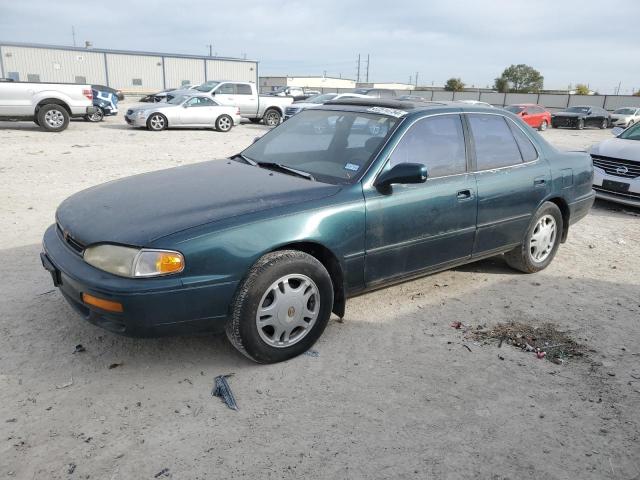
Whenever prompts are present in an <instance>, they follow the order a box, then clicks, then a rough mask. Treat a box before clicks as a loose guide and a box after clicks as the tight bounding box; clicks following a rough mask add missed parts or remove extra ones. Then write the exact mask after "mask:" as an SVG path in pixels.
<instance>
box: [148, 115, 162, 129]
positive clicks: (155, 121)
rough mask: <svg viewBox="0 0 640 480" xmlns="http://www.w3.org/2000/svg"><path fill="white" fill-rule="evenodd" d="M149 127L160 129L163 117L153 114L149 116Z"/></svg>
mask: <svg viewBox="0 0 640 480" xmlns="http://www.w3.org/2000/svg"><path fill="white" fill-rule="evenodd" d="M151 128H153V129H154V130H161V129H162V128H164V118H162V117H161V116H160V115H154V116H153V117H151Z"/></svg>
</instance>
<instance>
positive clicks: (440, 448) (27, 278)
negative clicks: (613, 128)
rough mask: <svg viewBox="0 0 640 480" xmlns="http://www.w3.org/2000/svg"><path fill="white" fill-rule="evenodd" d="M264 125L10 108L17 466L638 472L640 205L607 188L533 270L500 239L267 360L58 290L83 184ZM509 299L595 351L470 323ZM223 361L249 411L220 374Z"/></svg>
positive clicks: (220, 151)
mask: <svg viewBox="0 0 640 480" xmlns="http://www.w3.org/2000/svg"><path fill="white" fill-rule="evenodd" d="M264 130H265V127H262V126H256V125H250V124H247V125H242V126H240V127H238V128H236V129H234V130H233V131H232V132H231V133H229V134H220V133H216V132H211V131H165V132H161V133H150V132H146V131H134V130H131V129H129V128H128V127H127V126H126V125H124V122H123V119H122V116H119V117H117V118H112V119H107V120H106V121H105V122H103V123H102V124H99V125H94V124H88V123H84V122H77V121H75V122H73V123H72V124H71V126H70V127H69V129H68V130H67V131H65V132H63V133H60V134H50V133H45V132H42V131H40V130H38V129H36V127H35V125H33V124H28V123H21V124H17V123H16V124H14V123H0V145H1V147H0V178H1V179H2V189H1V190H0V221H1V222H2V225H3V227H4V228H3V229H2V233H0V249H1V253H2V260H1V261H0V291H1V292H2V295H3V299H2V301H1V302H0V478H19V479H29V480H30V479H67V478H70V479H72V478H78V479H81V478H91V479H113V480H116V479H124V480H128V479H146V478H148V479H153V478H174V479H204V478H207V479H213V478H240V477H244V478H251V479H256V478H274V479H276V478H291V479H294V478H331V479H337V478H349V479H359V478H362V479H365V478H366V479H370V478H394V479H399V478H421V479H462V478H465V479H466V478H474V479H492V480H506V479H512V480H515V479H530V478H531V479H533V478H535V479H541V478H544V479H571V480H575V479H578V478H580V479H609V478H610V479H633V478H635V479H638V478H640V344H639V342H640V275H639V273H640V255H639V253H640V210H633V209H628V208H624V209H623V208H621V207H619V206H616V205H614V204H609V203H602V202H597V203H596V205H595V207H594V209H593V212H592V214H591V215H590V216H588V217H587V218H586V219H585V220H583V221H582V222H580V223H579V224H577V225H576V226H575V227H574V228H572V230H571V232H570V236H569V240H568V242H567V243H566V244H564V245H563V246H562V247H561V248H560V251H559V253H558V256H557V258H556V259H555V261H554V262H553V263H552V265H551V266H550V267H549V268H548V269H547V270H545V271H544V272H542V273H539V274H536V275H523V274H518V273H515V272H514V271H512V270H510V269H509V268H507V267H506V265H505V264H504V263H503V261H502V260H501V259H500V258H497V259H491V260H488V261H484V262H481V263H477V264H472V265H470V266H466V267H463V268H458V269H456V270H453V271H449V272H444V273H441V274H438V275H433V276H430V277H426V278H423V279H420V280H417V281H413V282H409V283H405V284H402V285H399V286H396V287H392V288H388V289H386V290H382V291H379V292H376V293H372V294H368V295H364V296H361V297H358V298H355V299H352V300H350V301H349V302H348V305H347V315H346V317H345V320H344V322H343V323H339V322H337V321H335V319H334V320H333V321H332V322H331V323H330V325H329V327H328V328H327V330H326V332H325V334H324V336H323V337H322V338H321V339H320V341H319V342H318V343H317V345H316V347H315V349H316V350H317V351H318V352H319V356H317V357H313V356H307V355H304V356H301V357H299V358H296V359H294V360H291V361H289V362H286V363H283V364H278V365H271V366H258V365H255V364H252V363H250V362H249V361H248V360H246V359H245V358H244V357H242V356H241V355H239V354H237V353H236V352H235V351H234V350H233V348H232V347H231V346H229V345H228V344H227V342H226V340H225V339H224V338H223V337H182V338H168V339H158V340H148V339H147V340H136V339H128V338H122V337H118V336H115V335H113V334H110V333H108V332H105V331H102V330H100V329H98V328H96V327H94V326H92V325H89V324H87V323H85V322H83V321H82V320H81V319H79V318H78V316H77V315H76V314H75V313H73V312H72V310H71V309H70V307H68V306H67V305H66V303H65V301H64V300H63V298H62V297H61V295H60V294H59V293H58V292H57V291H55V290H53V287H52V285H51V279H50V277H49V275H48V274H47V273H46V272H45V271H44V270H43V269H42V267H41V265H40V261H39V258H38V253H39V251H40V241H41V237H42V233H43V232H44V230H45V228H46V227H47V226H48V225H49V224H50V223H52V222H53V219H54V211H55V208H56V206H57V205H58V204H59V203H60V202H61V201H62V200H63V199H64V198H65V197H67V196H68V195H70V194H71V193H73V192H76V191H78V190H80V189H83V188H86V187H89V186H91V185H94V184H97V183H101V182H104V181H107V180H112V179H116V178H119V177H124V176H127V175H131V174H134V173H138V172H145V171H150V170H156V169H161V168H167V167H172V166H177V165H183V164H187V163H193V162H198V161H202V160H206V159H211V158H217V157H224V156H225V155H228V154H231V153H233V152H237V151H238V150H240V149H241V148H242V147H244V146H245V145H248V144H249V143H250V142H251V140H252V139H253V138H254V137H255V136H257V135H260V134H261V133H262V132H263V131H264ZM544 135H545V137H546V138H547V139H548V140H549V141H551V142H552V143H554V144H555V145H556V146H558V147H560V148H564V149H584V148H586V147H587V146H589V145H590V144H592V143H595V142H597V141H599V140H601V139H604V138H607V137H608V136H609V135H610V134H609V132H608V131H600V130H585V131H583V132H577V131H557V130H554V131H548V132H546V133H545V134H544ZM457 321H459V322H462V326H463V328H461V329H460V330H457V329H455V328H452V327H451V325H452V323H453V322H457ZM509 321H519V322H524V323H527V324H530V325H532V326H541V325H543V324H546V323H551V324H554V325H555V326H556V327H557V328H559V329H561V330H564V331H566V332H567V333H568V334H569V335H570V336H571V338H573V339H574V340H575V341H576V342H578V343H580V344H581V345H583V346H584V347H585V349H586V352H587V355H586V356H585V357H583V358H569V359H568V360H567V361H566V362H564V363H563V364H560V365H557V364H554V363H552V362H550V361H547V360H544V359H543V360H539V359H538V358H536V355H535V354H534V353H530V352H529V353H525V352H523V351H522V350H520V349H517V348H515V347H513V346H512V345H510V344H509V343H508V342H504V344H503V345H502V346H501V348H498V344H497V342H488V343H486V344H485V343H484V342H482V341H479V340H477V339H476V340H474V338H473V337H471V338H470V337H469V336H468V335H465V334H464V333H463V331H464V330H465V328H466V327H465V326H468V327H469V328H476V327H477V326H479V325H484V326H486V328H492V327H495V326H496V324H498V323H500V322H509ZM77 344H82V345H83V346H84V347H85V348H86V351H85V352H81V353H76V354H74V353H73V351H74V347H75V346H76V345H77ZM463 344H465V345H466V346H467V347H468V348H467V347H465V346H464V345H463ZM111 364H121V365H120V366H118V367H117V368H113V369H110V368H109V366H110V365H111ZM227 373H234V374H235V375H234V376H233V377H231V378H230V379H229V381H230V383H231V386H232V388H233V391H234V394H235V395H236V398H237V401H238V404H239V407H240V410H239V411H238V412H234V411H232V410H229V409H227V408H226V407H225V405H224V404H223V403H222V402H221V401H220V400H219V399H218V398H212V397H211V394H210V392H211V388H212V386H213V378H214V377H215V376H216V375H220V374H227Z"/></svg>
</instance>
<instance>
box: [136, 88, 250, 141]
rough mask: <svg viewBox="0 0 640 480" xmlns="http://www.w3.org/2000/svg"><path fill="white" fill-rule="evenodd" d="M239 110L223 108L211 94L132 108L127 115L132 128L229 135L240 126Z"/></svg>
mask: <svg viewBox="0 0 640 480" xmlns="http://www.w3.org/2000/svg"><path fill="white" fill-rule="evenodd" d="M240 118H241V117H240V109H239V108H238V107H230V106H223V105H219V104H218V103H216V102H215V101H214V100H213V99H212V98H211V97H210V96H209V95H203V94H183V95H177V96H175V97H173V98H172V99H171V100H169V101H167V102H161V103H150V104H146V105H137V106H133V107H131V108H130V109H128V110H127V113H126V114H125V116H124V119H125V120H126V122H127V123H128V124H129V125H131V126H133V127H146V128H148V129H149V130H153V131H156V132H157V131H160V130H164V129H165V128H215V129H216V130H218V131H219V132H228V131H229V130H231V128H232V127H233V126H234V125H238V124H239V123H240Z"/></svg>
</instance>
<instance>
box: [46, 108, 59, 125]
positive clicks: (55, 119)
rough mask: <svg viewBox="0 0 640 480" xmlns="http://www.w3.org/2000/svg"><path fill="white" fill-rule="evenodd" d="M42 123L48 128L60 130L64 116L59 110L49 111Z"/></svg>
mask: <svg viewBox="0 0 640 480" xmlns="http://www.w3.org/2000/svg"><path fill="white" fill-rule="evenodd" d="M44 121H45V122H47V125H49V126H50V127H53V128H60V127H61V126H62V124H63V123H64V115H62V112H61V111H60V110H49V111H48V112H47V113H46V114H45V116H44Z"/></svg>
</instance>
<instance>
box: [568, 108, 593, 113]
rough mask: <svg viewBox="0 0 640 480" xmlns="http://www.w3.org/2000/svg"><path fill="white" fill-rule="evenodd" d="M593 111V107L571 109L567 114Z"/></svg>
mask: <svg viewBox="0 0 640 480" xmlns="http://www.w3.org/2000/svg"><path fill="white" fill-rule="evenodd" d="M589 110H591V107H569V108H567V109H566V110H565V112H571V113H588V112H589Z"/></svg>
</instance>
